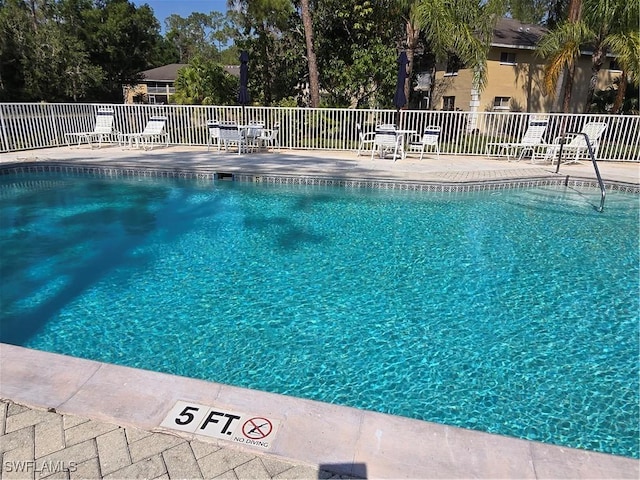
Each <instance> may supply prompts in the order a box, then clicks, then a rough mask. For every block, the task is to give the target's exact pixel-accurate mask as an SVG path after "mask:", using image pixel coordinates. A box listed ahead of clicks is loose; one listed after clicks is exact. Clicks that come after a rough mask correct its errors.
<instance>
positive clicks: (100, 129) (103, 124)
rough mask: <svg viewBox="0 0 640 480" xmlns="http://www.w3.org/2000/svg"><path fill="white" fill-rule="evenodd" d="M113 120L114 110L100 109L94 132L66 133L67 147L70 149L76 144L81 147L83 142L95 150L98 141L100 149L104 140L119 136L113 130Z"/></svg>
mask: <svg viewBox="0 0 640 480" xmlns="http://www.w3.org/2000/svg"><path fill="white" fill-rule="evenodd" d="M113 119H114V111H113V109H112V108H99V109H98V111H97V112H96V121H95V126H94V128H93V131H91V132H73V133H65V134H64V137H65V139H66V141H67V145H68V146H69V147H70V146H71V144H72V143H74V144H77V145H78V146H80V145H81V144H82V143H83V142H86V143H87V144H88V145H89V147H91V148H93V144H94V142H96V141H97V142H98V148H100V147H102V141H103V140H106V139H110V138H111V136H113V135H117V134H118V132H117V131H116V130H114V128H113Z"/></svg>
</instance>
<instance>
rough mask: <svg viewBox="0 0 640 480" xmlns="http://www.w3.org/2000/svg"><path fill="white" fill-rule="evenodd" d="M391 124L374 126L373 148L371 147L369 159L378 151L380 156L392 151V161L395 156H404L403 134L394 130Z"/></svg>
mask: <svg viewBox="0 0 640 480" xmlns="http://www.w3.org/2000/svg"><path fill="white" fill-rule="evenodd" d="M392 127H393V126H392V125H380V126H378V127H376V132H375V135H374V137H373V148H372V149H371V160H373V155H374V154H375V152H378V155H379V156H380V158H385V156H386V154H387V153H390V152H393V161H394V162H395V161H396V157H398V156H400V157H401V158H404V145H403V143H404V135H402V134H399V133H398V132H396V130H395V127H393V128H392Z"/></svg>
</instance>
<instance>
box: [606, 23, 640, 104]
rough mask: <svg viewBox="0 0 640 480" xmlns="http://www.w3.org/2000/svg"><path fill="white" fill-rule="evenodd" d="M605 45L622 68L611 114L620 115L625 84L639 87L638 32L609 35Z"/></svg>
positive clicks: (639, 41) (639, 44) (639, 58)
mask: <svg viewBox="0 0 640 480" xmlns="http://www.w3.org/2000/svg"><path fill="white" fill-rule="evenodd" d="M604 43H605V45H606V46H607V47H608V48H609V50H611V52H612V53H613V54H614V55H615V56H616V60H617V61H618V64H619V65H620V67H621V68H622V75H621V76H620V83H619V85H618V92H617V94H616V99H615V101H614V103H613V108H612V109H611V113H620V110H621V109H622V102H623V101H624V97H625V93H626V89H627V83H631V84H632V85H636V86H638V85H640V32H638V31H637V30H636V31H632V32H627V33H618V34H612V35H609V36H608V37H607V38H606V39H605V42H604Z"/></svg>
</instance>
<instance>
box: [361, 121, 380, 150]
mask: <svg viewBox="0 0 640 480" xmlns="http://www.w3.org/2000/svg"><path fill="white" fill-rule="evenodd" d="M356 130H357V132H358V156H360V153H362V151H363V150H364V149H365V147H366V146H367V145H369V148H373V141H374V137H375V134H376V132H366V133H364V132H363V131H362V126H361V125H360V124H359V123H356ZM367 150H368V148H367Z"/></svg>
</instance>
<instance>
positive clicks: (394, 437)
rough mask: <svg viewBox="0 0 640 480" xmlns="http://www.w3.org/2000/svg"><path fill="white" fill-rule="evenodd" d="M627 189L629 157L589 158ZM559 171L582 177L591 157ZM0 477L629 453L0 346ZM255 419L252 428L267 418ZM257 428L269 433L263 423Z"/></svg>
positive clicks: (414, 178)
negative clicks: (564, 444)
mask: <svg viewBox="0 0 640 480" xmlns="http://www.w3.org/2000/svg"><path fill="white" fill-rule="evenodd" d="M0 162H1V163H19V164H24V165H27V164H29V165H32V164H39V163H41V162H64V163H65V164H66V163H72V164H80V165H82V164H84V165H89V164H91V165H93V164H95V165H102V166H113V167H118V168H126V167H130V168H155V169H158V168H160V169H165V170H180V171H182V170H184V171H193V170H198V171H203V172H213V171H215V172H236V173H254V174H262V175H265V174H270V175H297V176H299V175H304V176H314V177H318V176H320V177H331V178H351V179H361V178H367V179H381V180H385V181H386V180H390V181H402V182H436V183H465V182H467V183H468V182H486V181H502V180H512V179H527V178H529V179H533V178H536V179H537V178H555V177H557V175H556V174H555V167H551V166H548V165H531V164H529V163H526V162H507V161H505V160H496V159H487V158H482V157H467V158H457V157H447V156H441V157H440V159H439V160H436V159H435V157H425V159H424V160H423V161H421V162H420V161H418V160H417V159H414V158H408V159H403V160H399V161H397V162H395V163H393V162H391V161H390V160H378V159H374V160H371V159H370V158H369V157H356V156H355V154H353V153H352V152H342V153H336V152H288V151H283V152H274V153H261V154H255V155H242V156H237V155H232V154H226V153H218V152H209V153H208V152H206V149H203V148H202V147H193V148H188V147H181V148H175V147H172V148H165V149H157V150H153V151H149V152H147V151H129V150H121V149H120V148H118V147H107V148H102V149H100V150H89V149H87V148H80V149H70V148H67V147H64V148H56V149H47V150H41V151H29V152H19V153H12V154H2V156H1V158H0ZM600 171H601V173H602V176H603V177H604V179H605V182H607V181H610V182H611V181H615V182H618V183H620V184H626V185H630V186H632V187H634V188H637V187H638V186H639V185H640V164H605V163H602V164H600ZM560 175H561V176H565V177H566V176H567V175H569V176H571V177H572V178H582V179H587V180H593V179H594V170H593V166H592V165H589V164H585V165H571V166H565V165H563V166H561V169H560ZM0 399H2V400H1V401H0V454H1V455H2V465H1V468H0V478H2V479H5V478H6V479H9V478H32V479H33V478H91V479H93V478H114V479H116V478H117V479H127V478H162V479H178V478H189V479H191V478H229V479H244V478H247V479H250V478H251V479H253V478H265V479H267V478H305V479H315V478H472V477H473V478H634V479H637V478H638V477H639V475H640V468H639V467H640V462H638V461H637V460H634V459H629V458H624V457H618V456H613V455H605V454H600V453H595V452H589V451H584V450H575V449H570V448H564V447H558V446H553V445H547V444H542V443H537V442H530V441H526V440H520V439H514V438H508V437H502V436H498V435H492V434H487V433H483V432H477V431H471V430H465V429H461V428H456V427H449V426H445V425H438V424H433V423H429V422H422V421H417V420H411V419H407V418H401V417H393V416H390V415H384V414H379V413H375V412H366V411H361V410H356V409H352V408H347V407H340V406H336V405H329V404H324V403H320V402H313V401H308V400H301V399H296V398H292V397H286V396H281V395H275V394H270V393H266V392H258V391H252V390H247V389H242V388H237V387H231V386H228V385H223V384H217V383H211V382H202V381H199V380H194V379H189V378H184V377H176V376H172V375H166V374H160V373H155V372H148V371H142V370H136V369H131V368H126V367H119V366H115V365H109V364H103V363H100V362H93V361H88V360H82V359H76V358H71V357H66V356H61V355H55V354H49V353H45V352H38V351H34V350H30V349H25V348H21V347H16V346H12V345H6V344H0ZM267 425H268V427H265V426H267ZM266 428H268V430H266Z"/></svg>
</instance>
